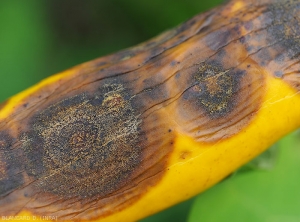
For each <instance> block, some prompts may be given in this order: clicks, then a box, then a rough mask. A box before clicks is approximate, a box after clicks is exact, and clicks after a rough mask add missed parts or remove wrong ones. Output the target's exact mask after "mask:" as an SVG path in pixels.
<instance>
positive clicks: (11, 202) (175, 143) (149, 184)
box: [0, 0, 300, 222]
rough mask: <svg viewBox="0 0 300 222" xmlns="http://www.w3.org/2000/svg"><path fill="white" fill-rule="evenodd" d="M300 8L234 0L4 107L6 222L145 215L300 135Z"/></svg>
mask: <svg viewBox="0 0 300 222" xmlns="http://www.w3.org/2000/svg"><path fill="white" fill-rule="evenodd" d="M299 8H300V1H276V0H273V1H271V0H264V1H254V0H252V1H241V0H236V1H229V2H227V3H226V4H224V5H221V6H219V7H217V8H214V9H212V10H210V11H208V12H206V13H203V14H200V15H197V16H195V17H194V18H192V19H191V20H189V21H187V22H185V23H183V24H182V25H180V26H178V27H177V28H175V29H172V30H170V31H167V32H165V33H163V34H161V35H160V36H158V37H156V38H154V39H151V40H149V41H148V42H145V43H142V44H140V45H138V46H136V47H133V48H130V49H127V50H124V51H121V52H118V53H116V54H112V55H108V56H106V57H102V58H98V59H96V60H93V61H90V62H87V63H84V64H82V65H79V66H76V67H74V68H72V69H69V70H67V71H64V72H62V73H59V74H56V75H54V76H52V77H49V78H47V79H45V80H44V81H42V82H40V83H39V84H37V85H35V86H33V87H31V88H29V89H27V90H25V91H23V92H21V93H19V94H17V95H16V96H14V97H12V98H10V99H8V100H7V101H6V102H5V103H4V104H3V105H2V106H1V107H0V215H1V217H0V221H7V220H9V221H20V220H22V219H23V220H35V221H45V220H54V221H114V222H115V221H122V222H123V221H136V220H139V219H141V218H144V217H146V216H148V215H151V214H154V213H156V212H158V211H160V210H163V209H165V208H167V207H169V206H172V205H174V204H176V203H178V202H181V201H184V200H186V199H188V198H190V197H192V196H194V195H196V194H198V193H200V192H202V191H204V190H206V189H207V188H209V187H211V186H213V185H214V184H216V183H217V182H219V181H220V180H222V179H223V178H224V177H226V176H227V175H229V174H230V173H232V172H233V171H234V170H236V169H237V168H238V167H240V166H241V165H243V164H244V163H246V162H248V161H249V160H251V159H252V158H254V157H255V156H257V155H259V154H260V153H261V152H263V151H264V150H265V149H267V148H268V147H269V146H270V145H272V144H273V143H274V142H276V141H277V140H278V139H280V138H281V137H283V136H284V135H286V134H287V133H289V132H291V131H293V130H295V129H297V128H299V127H300V115H299V113H300V76H299V70H300V65H299V55H300V40H299V34H300V27H299V25H298V19H299V13H300V10H299Z"/></svg>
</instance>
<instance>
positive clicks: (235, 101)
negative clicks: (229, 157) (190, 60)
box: [176, 60, 265, 143]
mask: <svg viewBox="0 0 300 222" xmlns="http://www.w3.org/2000/svg"><path fill="white" fill-rule="evenodd" d="M248 62H249V63H248ZM248 62H245V63H242V64H240V65H239V67H230V66H229V67H228V66H225V65H224V64H223V63H222V60H220V61H219V60H210V61H207V62H203V63H200V64H197V65H195V67H194V68H193V70H194V71H191V72H190V74H189V75H190V77H189V78H190V80H189V81H190V86H189V87H188V88H187V89H186V90H185V91H184V93H183V94H182V96H181V97H180V98H179V99H178V101H177V108H176V113H177V118H178V123H179V124H180V125H181V126H182V129H183V130H184V131H185V132H186V133H188V135H190V136H191V137H193V138H195V140H196V141H199V142H204V143H214V142H219V141H221V140H225V139H227V138H230V137H232V136H233V135H235V134H237V133H239V132H240V131H241V130H242V129H243V128H244V127H246V126H247V125H249V123H250V122H251V120H252V119H253V118H254V117H255V113H256V112H257V111H258V110H259V108H260V106H261V103H262V98H263V95H264V91H263V90H261V89H262V87H263V86H264V84H265V77H264V75H262V74H261V73H260V72H259V70H258V69H257V67H255V64H253V63H251V62H250V60H249V61H248Z"/></svg>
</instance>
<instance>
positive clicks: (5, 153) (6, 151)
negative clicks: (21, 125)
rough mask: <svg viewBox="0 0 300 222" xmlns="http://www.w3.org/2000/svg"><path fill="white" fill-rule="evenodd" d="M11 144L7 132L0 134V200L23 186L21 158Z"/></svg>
mask: <svg viewBox="0 0 300 222" xmlns="http://www.w3.org/2000/svg"><path fill="white" fill-rule="evenodd" d="M13 142H14V139H13V137H12V136H10V134H9V133H8V132H7V131H1V132H0V198H1V197H4V196H6V195H7V194H9V193H10V192H12V191H14V190H15V189H17V188H19V187H21V186H22V185H23V184H24V178H23V175H22V173H21V172H22V168H23V167H22V161H21V156H20V154H19V153H18V150H16V149H14V148H13Z"/></svg>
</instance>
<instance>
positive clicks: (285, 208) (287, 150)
mask: <svg viewBox="0 0 300 222" xmlns="http://www.w3.org/2000/svg"><path fill="white" fill-rule="evenodd" d="M299 148H300V141H299V137H297V134H296V133H294V134H291V135H289V136H287V137H286V138H284V139H282V140H281V141H280V142H279V143H278V152H279V153H280V155H278V156H277V154H275V155H276V156H277V157H276V159H277V161H276V164H275V166H274V167H273V169H271V170H270V169H269V170H252V171H247V173H238V174H237V175H236V176H234V177H232V178H230V179H228V180H224V181H223V182H221V183H219V184H217V185H216V186H214V187H212V188H211V189H209V190H208V191H206V192H205V193H203V194H200V195H198V197H197V198H196V200H195V202H194V204H193V206H192V209H191V212H190V215H189V220H188V221H189V222H196V221H197V222H198V221H209V222H214V221H217V222H223V221H224V222H225V221H226V222H227V221H244V222H247V221H249V222H253V221H255V222H257V221H270V222H276V221H278V222H279V221H285V222H287V221H288V222H292V221H300V211H299V206H300V192H299V180H300V178H299V172H300V164H299V163H300V149H299ZM273 149H274V148H273ZM271 152H273V151H271ZM265 155H267V154H265ZM272 155H273V154H272ZM259 158H263V157H259ZM263 159H264V158H263ZM271 159H272V158H271ZM273 160H274V159H273ZM256 161H257V160H256ZM267 165H268V164H267Z"/></svg>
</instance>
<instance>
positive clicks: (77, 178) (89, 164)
mask: <svg viewBox="0 0 300 222" xmlns="http://www.w3.org/2000/svg"><path fill="white" fill-rule="evenodd" d="M108 88H110V89H108ZM101 91H102V93H101V94H99V95H96V96H92V95H85V94H81V95H78V96H75V97H73V98H67V99H65V100H63V101H61V102H58V103H56V104H53V105H51V106H50V107H49V108H47V109H46V110H44V111H43V112H41V113H39V114H38V115H37V116H35V117H34V119H33V121H32V130H31V131H29V132H27V133H25V134H24V135H23V136H22V141H23V147H24V150H25V153H26V155H27V157H28V164H27V166H26V170H27V172H28V174H29V175H31V176H34V177H35V178H36V179H37V182H36V185H37V186H38V188H39V189H41V190H43V191H45V192H49V193H52V194H56V195H58V196H61V197H64V198H74V197H75V198H79V199H82V198H83V199H84V198H87V197H93V198H99V197H105V196H106V195H108V194H109V193H112V192H114V191H116V190H118V189H120V187H122V186H124V185H126V184H128V183H129V181H127V178H129V177H130V175H131V172H132V171H133V170H134V169H135V168H136V167H138V165H139V164H140V162H141V154H142V150H141V146H140V145H139V142H140V141H141V140H142V137H141V135H140V133H139V132H138V128H139V127H140V124H141V120H140V119H139V118H138V117H137V114H136V113H135V111H134V110H133V108H132V106H131V104H130V101H124V96H125V94H126V92H125V91H124V89H123V88H122V86H121V85H110V86H107V87H105V86H104V87H103V89H102V90H101Z"/></svg>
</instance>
